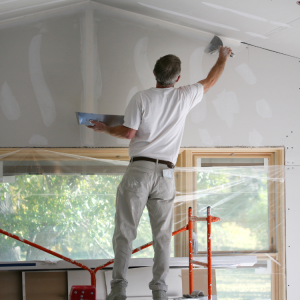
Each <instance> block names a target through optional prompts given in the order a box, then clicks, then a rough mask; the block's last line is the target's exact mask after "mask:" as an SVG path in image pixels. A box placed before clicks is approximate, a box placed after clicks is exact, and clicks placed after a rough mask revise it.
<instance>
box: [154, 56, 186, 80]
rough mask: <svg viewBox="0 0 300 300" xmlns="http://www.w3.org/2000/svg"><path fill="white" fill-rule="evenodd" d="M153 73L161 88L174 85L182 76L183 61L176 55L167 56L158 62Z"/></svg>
mask: <svg viewBox="0 0 300 300" xmlns="http://www.w3.org/2000/svg"><path fill="white" fill-rule="evenodd" d="M153 71H154V75H155V78H156V81H157V82H158V83H159V84H160V85H161V86H168V85H173V84H174V83H175V82H176V80H177V78H178V76H179V75H180V72H181V61H180V59H179V58H178V57H177V56H175V55H172V54H168V55H165V56H163V57H161V58H160V59H158V60H157V62H156V64H155V66H154V70H153Z"/></svg>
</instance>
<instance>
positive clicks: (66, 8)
mask: <svg viewBox="0 0 300 300" xmlns="http://www.w3.org/2000/svg"><path fill="white" fill-rule="evenodd" d="M88 3H90V0H86V1H84V2H81V3H75V4H69V5H66V6H63V7H59V8H52V9H47V10H43V11H39V12H35V13H31V14H27V15H24V16H19V17H14V18H9V19H6V20H2V21H0V26H1V25H3V26H8V27H9V25H10V23H12V25H13V26H18V25H20V24H19V23H21V22H23V21H26V20H27V19H30V18H33V17H37V16H49V15H53V14H55V15H56V16H57V13H58V12H62V11H69V10H70V8H74V7H76V6H82V7H84V6H86V5H87V4H88ZM17 19H20V20H22V21H20V22H19V23H16V20H17ZM0 29H3V27H0Z"/></svg>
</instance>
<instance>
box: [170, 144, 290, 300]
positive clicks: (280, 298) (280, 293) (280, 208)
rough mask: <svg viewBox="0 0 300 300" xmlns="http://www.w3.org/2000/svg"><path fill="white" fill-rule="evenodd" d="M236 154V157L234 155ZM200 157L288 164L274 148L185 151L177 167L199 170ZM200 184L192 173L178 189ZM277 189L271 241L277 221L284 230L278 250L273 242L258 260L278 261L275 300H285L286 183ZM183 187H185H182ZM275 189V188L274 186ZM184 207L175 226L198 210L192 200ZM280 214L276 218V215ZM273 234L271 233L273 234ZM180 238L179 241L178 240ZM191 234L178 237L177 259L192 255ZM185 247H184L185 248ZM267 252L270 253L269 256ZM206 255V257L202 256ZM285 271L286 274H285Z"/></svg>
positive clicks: (280, 150) (272, 202) (178, 211)
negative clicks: (188, 247) (259, 159)
mask: <svg viewBox="0 0 300 300" xmlns="http://www.w3.org/2000/svg"><path fill="white" fill-rule="evenodd" d="M232 154H234V156H232ZM198 157H201V158H203V157H209V158H211V157H218V158H229V157H230V158H233V157H236V158H242V157H243V158H250V157H251V158H253V157H255V158H268V160H269V165H278V166H283V165H284V148H283V147H274V148H237V147H236V148H182V149H181V150H180V154H179V157H178V161H177V164H176V166H178V167H195V166H197V164H196V161H197V158H198ZM195 184H196V178H195V176H194V178H193V177H192V176H191V175H190V174H185V175H182V176H181V178H179V179H178V178H176V185H177V190H179V191H181V192H183V193H185V192H186V193H188V192H189V191H193V189H194V188H195ZM271 185H273V187H274V189H276V195H277V199H275V197H274V196H275V194H274V193H271V195H272V196H271V198H269V203H270V204H269V208H270V210H269V212H270V215H272V217H271V219H270V228H271V231H272V232H273V233H274V234H270V237H269V239H270V241H269V243H270V244H271V238H272V237H273V239H275V226H276V224H275V219H276V218H277V224H282V226H283V227H282V228H281V230H280V231H278V233H277V249H276V244H275V243H273V246H271V247H270V250H269V251H268V252H266V251H257V252H256V256H257V259H258V260H263V259H268V257H267V256H266V254H267V255H269V256H270V257H272V258H273V260H276V261H277V263H276V262H274V261H273V260H272V270H273V271H272V300H285V299H286V279H285V278H286V260H285V251H286V242H285V198H284V183H281V182H277V183H276V185H275V182H272V183H271ZM182 187H183V188H182ZM271 188H272V187H271ZM275 201H276V202H277V210H275ZM194 202H195V201H194ZM181 206H183V207H182V208H181V207H180V208H176V207H175V223H176V224H177V223H178V222H179V219H178V220H176V216H181V219H182V215H183V214H184V211H187V208H188V207H189V206H192V207H193V208H196V207H195V206H196V205H195V203H193V202H192V201H190V202H188V201H187V202H186V203H185V204H184V205H181ZM275 214H276V215H275ZM178 225H180V226H181V225H182V224H180V222H179V224H178ZM271 231H270V232H271ZM176 239H177V241H176ZM186 241H187V234H185V236H184V235H181V236H178V237H177V236H176V237H175V255H176V256H177V255H178V256H188V252H187V251H188V250H187V246H186V245H187V243H186ZM178 245H181V248H182V249H178V247H177V246H178ZM182 246H183V247H182ZM265 253H266V254H265ZM198 255H199V256H203V255H204V253H203V254H198ZM213 255H226V256H228V255H232V256H234V255H253V253H249V251H242V252H239V253H234V254H233V253H232V252H231V253H229V252H225V251H224V252H219V251H218V252H216V251H214V253H213ZM282 270H284V271H283V272H284V274H282Z"/></svg>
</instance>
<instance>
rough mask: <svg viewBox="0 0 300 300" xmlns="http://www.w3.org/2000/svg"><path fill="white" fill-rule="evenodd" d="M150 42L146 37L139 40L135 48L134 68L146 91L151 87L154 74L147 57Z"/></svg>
mask: <svg viewBox="0 0 300 300" xmlns="http://www.w3.org/2000/svg"><path fill="white" fill-rule="evenodd" d="M148 40H149V38H148V37H147V36H145V37H143V38H141V39H139V40H138V42H137V43H136V45H135V47H134V66H135V70H136V72H137V75H138V77H139V79H140V82H141V84H142V86H143V88H144V89H149V88H150V87H151V81H149V80H148V79H149V78H148V77H149V76H150V75H151V74H152V70H151V68H150V65H149V61H148V57H147V49H148Z"/></svg>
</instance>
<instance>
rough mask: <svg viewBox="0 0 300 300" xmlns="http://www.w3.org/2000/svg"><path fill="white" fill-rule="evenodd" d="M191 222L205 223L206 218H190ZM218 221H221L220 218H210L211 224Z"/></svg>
mask: <svg viewBox="0 0 300 300" xmlns="http://www.w3.org/2000/svg"><path fill="white" fill-rule="evenodd" d="M191 221H192V222H200V221H204V222H206V221H207V218H204V217H196V216H192V217H191ZM219 221H221V219H220V218H218V217H213V216H211V222H219Z"/></svg>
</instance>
